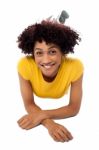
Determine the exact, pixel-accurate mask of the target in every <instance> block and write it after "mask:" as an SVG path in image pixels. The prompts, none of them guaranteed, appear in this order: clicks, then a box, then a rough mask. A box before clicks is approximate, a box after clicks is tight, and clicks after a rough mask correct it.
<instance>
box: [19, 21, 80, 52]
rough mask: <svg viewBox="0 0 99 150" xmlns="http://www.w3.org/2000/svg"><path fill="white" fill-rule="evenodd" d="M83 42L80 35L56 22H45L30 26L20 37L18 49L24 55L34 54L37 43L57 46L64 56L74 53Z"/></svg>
mask: <svg viewBox="0 0 99 150" xmlns="http://www.w3.org/2000/svg"><path fill="white" fill-rule="evenodd" d="M80 40H81V38H80V37H79V34H78V33H77V32H76V31H74V30H73V29H71V28H70V27H68V26H65V25H63V24H60V23H58V22H56V21H48V20H43V21H42V22H41V23H35V24H33V25H31V26H28V27H27V28H26V29H25V30H24V31H23V32H22V33H21V34H20V35H19V37H18V40H17V42H18V47H19V48H20V49H21V50H22V52H23V53H24V54H33V49H34V46H35V42H37V41H38V42H42V41H45V42H46V43H47V44H51V43H53V44H56V45H57V46H59V47H60V50H61V52H62V53H63V54H68V53H74V46H75V45H76V44H78V42H79V41H80Z"/></svg>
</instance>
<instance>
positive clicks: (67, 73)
mask: <svg viewBox="0 0 99 150" xmlns="http://www.w3.org/2000/svg"><path fill="white" fill-rule="evenodd" d="M17 68H18V72H19V74H20V75H21V76H22V77H23V78H24V79H26V80H29V81H30V83H31V85H32V88H33V92H34V93H35V94H36V95H37V96H39V97H43V98H60V97H62V96H63V95H64V94H65V93H67V91H68V89H69V87H70V85H71V82H74V81H76V80H77V79H78V78H79V77H80V76H81V75H82V73H83V64H82V63H81V61H80V60H78V59H75V58H69V57H66V58H64V59H63V60H62V63H61V65H60V68H59V71H58V73H57V76H56V77H55V79H54V80H53V81H52V82H47V81H45V80H44V79H43V76H42V73H41V71H40V69H39V68H38V67H37V65H36V63H35V61H34V59H33V58H32V56H26V57H23V58H21V59H20V61H19V62H18V66H17Z"/></svg>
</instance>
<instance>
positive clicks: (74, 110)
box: [70, 106, 80, 117]
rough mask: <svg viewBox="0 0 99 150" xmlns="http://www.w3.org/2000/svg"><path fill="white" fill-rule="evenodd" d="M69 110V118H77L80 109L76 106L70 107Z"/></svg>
mask: <svg viewBox="0 0 99 150" xmlns="http://www.w3.org/2000/svg"><path fill="white" fill-rule="evenodd" d="M70 109H71V117H74V116H77V115H78V114H79V110H80V108H78V107H77V106H70Z"/></svg>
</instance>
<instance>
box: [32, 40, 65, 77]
mask: <svg viewBox="0 0 99 150" xmlns="http://www.w3.org/2000/svg"><path fill="white" fill-rule="evenodd" d="M33 55H34V59H35V62H36V64H37V66H38V67H39V69H40V70H41V72H42V74H43V76H45V77H47V78H53V77H55V76H56V74H57V72H58V70H59V67H60V64H61V60H62V56H63V54H62V53H61V51H60V48H59V47H58V46H56V45H55V44H46V42H44V41H42V42H36V43H35V46H34V54H33Z"/></svg>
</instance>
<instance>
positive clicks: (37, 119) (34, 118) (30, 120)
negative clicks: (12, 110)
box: [17, 110, 45, 130]
mask: <svg viewBox="0 0 99 150" xmlns="http://www.w3.org/2000/svg"><path fill="white" fill-rule="evenodd" d="M44 118H45V115H44V113H43V111H41V110H40V111H36V112H33V113H30V114H28V115H25V116H23V117H22V118H20V119H19V120H18V121H17V122H18V124H19V126H20V127H21V128H22V129H26V130H28V129H31V128H33V127H35V126H37V125H39V124H40V123H41V121H42V120H43V119H44Z"/></svg>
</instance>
